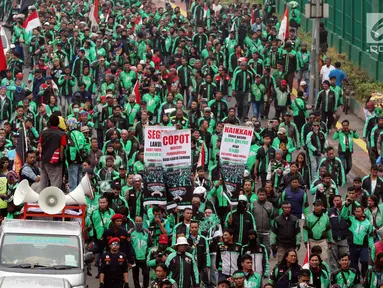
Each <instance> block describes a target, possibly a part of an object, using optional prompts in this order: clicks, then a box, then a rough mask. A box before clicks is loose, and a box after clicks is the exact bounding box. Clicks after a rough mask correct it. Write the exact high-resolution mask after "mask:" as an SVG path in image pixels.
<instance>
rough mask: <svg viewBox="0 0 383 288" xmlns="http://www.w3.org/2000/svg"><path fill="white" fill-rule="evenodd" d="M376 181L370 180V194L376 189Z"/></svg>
mask: <svg viewBox="0 0 383 288" xmlns="http://www.w3.org/2000/svg"><path fill="white" fill-rule="evenodd" d="M376 181H377V180H372V179H371V192H372V193H374V191H375V188H376Z"/></svg>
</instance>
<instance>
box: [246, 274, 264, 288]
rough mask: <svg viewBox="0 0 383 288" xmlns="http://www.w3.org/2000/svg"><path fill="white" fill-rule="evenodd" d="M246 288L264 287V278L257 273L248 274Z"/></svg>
mask: <svg viewBox="0 0 383 288" xmlns="http://www.w3.org/2000/svg"><path fill="white" fill-rule="evenodd" d="M245 287H246V288H252V287H254V288H258V287H262V276H261V275H259V274H258V273H257V272H253V273H251V274H248V275H247V276H246V279H245Z"/></svg>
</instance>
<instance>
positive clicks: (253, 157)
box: [246, 143, 259, 172]
mask: <svg viewBox="0 0 383 288" xmlns="http://www.w3.org/2000/svg"><path fill="white" fill-rule="evenodd" d="M258 149H259V146H258V145H257V144H255V143H254V144H252V145H251V146H250V153H249V156H248V158H247V163H246V167H247V168H246V169H247V170H248V171H249V172H250V171H252V168H253V166H254V164H255V160H256V156H257V151H258Z"/></svg>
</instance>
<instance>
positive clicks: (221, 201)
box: [207, 181, 228, 207]
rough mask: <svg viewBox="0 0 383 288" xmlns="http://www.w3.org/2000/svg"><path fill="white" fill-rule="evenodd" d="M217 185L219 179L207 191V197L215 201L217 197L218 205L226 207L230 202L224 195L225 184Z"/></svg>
mask: <svg viewBox="0 0 383 288" xmlns="http://www.w3.org/2000/svg"><path fill="white" fill-rule="evenodd" d="M217 185H218V181H215V183H214V187H213V188H212V189H211V190H210V191H209V192H208V193H207V199H208V200H212V201H214V198H216V199H217V200H218V207H226V206H227V205H228V202H227V198H226V197H225V195H224V193H225V192H224V191H223V186H222V185H219V186H217Z"/></svg>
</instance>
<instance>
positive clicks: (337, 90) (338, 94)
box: [330, 86, 343, 111]
mask: <svg viewBox="0 0 383 288" xmlns="http://www.w3.org/2000/svg"><path fill="white" fill-rule="evenodd" d="M330 89H331V90H332V91H334V93H335V98H336V102H335V103H336V104H335V106H336V107H335V109H334V111H336V110H337V109H338V108H339V107H340V106H342V105H343V90H342V88H340V87H339V86H335V87H334V86H330Z"/></svg>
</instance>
